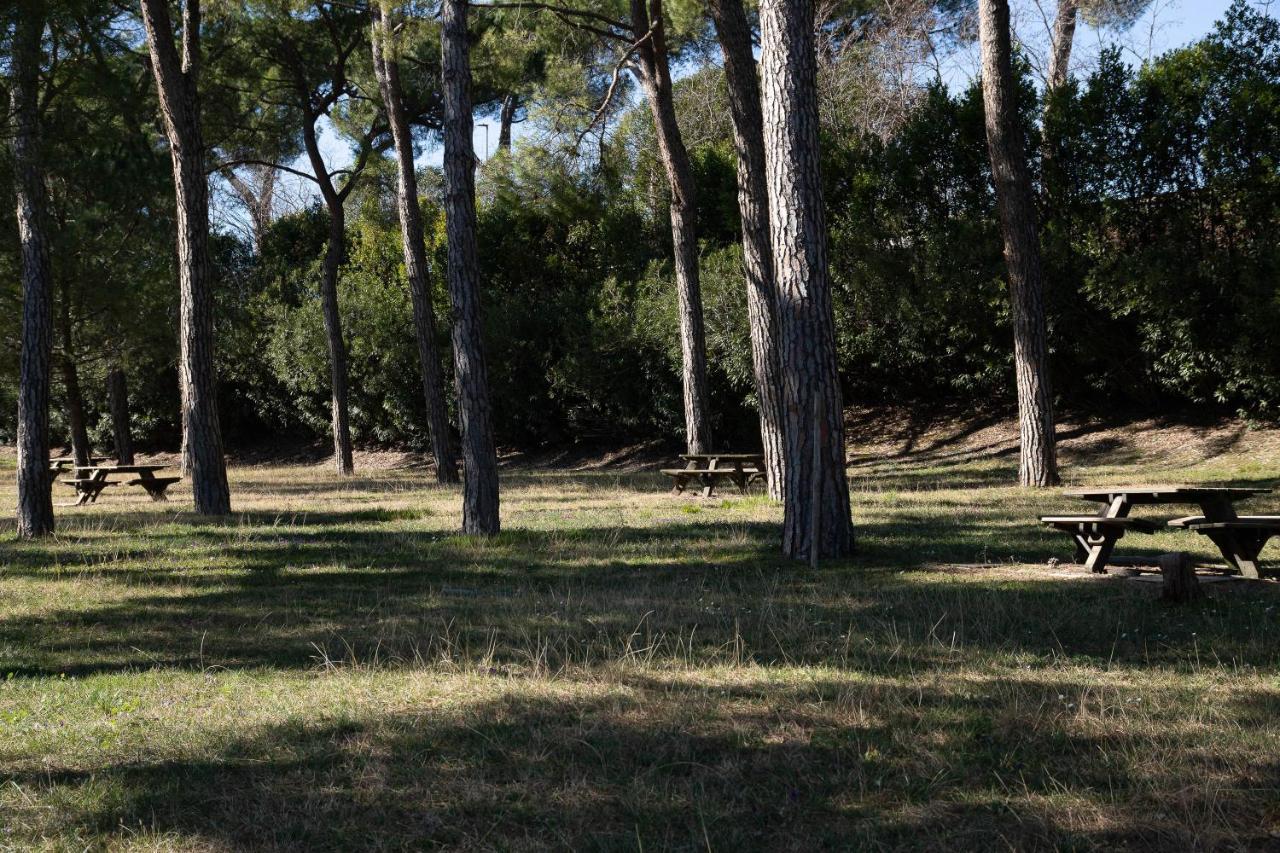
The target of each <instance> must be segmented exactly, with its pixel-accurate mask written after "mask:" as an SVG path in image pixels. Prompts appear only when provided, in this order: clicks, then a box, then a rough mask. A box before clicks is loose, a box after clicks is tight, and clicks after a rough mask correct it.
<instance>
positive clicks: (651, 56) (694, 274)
mask: <svg viewBox="0 0 1280 853" xmlns="http://www.w3.org/2000/svg"><path fill="white" fill-rule="evenodd" d="M631 26H632V29H633V31H634V33H635V37H636V40H637V41H639V42H640V46H639V47H638V48H637V50H636V65H637V68H638V70H639V77H640V82H641V85H642V86H643V87H644V91H645V97H646V100H647V101H648V103H649V112H650V113H651V114H652V116H653V126H654V131H655V133H656V135H657V138H658V152H659V155H660V156H661V158H662V165H663V168H665V169H666V172H667V182H668V183H669V184H670V187H671V240H672V243H673V244H674V249H675V252H674V255H675V273H676V292H677V295H678V300H679V313H680V354H681V372H682V375H681V379H682V382H683V386H684V423H685V440H686V443H687V445H688V448H689V452H690V453H709V452H711V417H710V411H711V401H710V396H711V395H710V391H709V390H708V385H707V341H706V331H705V329H704V324H703V318H702V289H701V284H700V282H699V278H698V232H697V203H696V199H695V190H694V183H693V168H692V166H691V165H690V163H689V152H688V151H687V150H686V149H685V147H684V139H683V138H682V137H681V135H680V126H679V124H678V123H677V121H676V108H675V101H674V99H673V97H672V91H671V69H670V63H669V59H668V55H667V44H666V36H665V32H664V28H663V22H662V0H647V5H646V0H631Z"/></svg>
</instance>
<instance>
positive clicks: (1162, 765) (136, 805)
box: [7, 675, 1280, 850]
mask: <svg viewBox="0 0 1280 853" xmlns="http://www.w3.org/2000/svg"><path fill="white" fill-rule="evenodd" d="M622 680H623V682H624V684H625V686H626V690H625V692H622V691H619V692H616V693H614V694H613V695H609V696H605V697H600V696H598V695H593V694H591V693H590V692H589V691H583V692H578V689H577V686H576V685H573V684H562V685H561V689H560V690H559V695H558V696H556V697H553V698H548V697H538V696H519V695H516V694H515V693H514V692H512V693H507V694H506V695H501V696H498V697H496V698H492V697H491V698H484V699H478V700H473V701H471V702H466V703H462V702H460V703H455V704H453V705H451V706H448V707H446V708H445V709H440V706H438V705H435V706H432V705H427V706H424V707H423V708H421V709H413V710H410V711H406V712H403V713H398V714H386V713H375V712H366V713H362V712H359V711H356V712H351V713H349V714H347V715H346V716H343V717H339V718H336V719H334V718H328V719H323V718H322V719H320V720H318V721H317V722H314V723H306V722H302V721H298V722H286V723H283V724H277V725H271V726H264V727H261V728H257V729H254V730H250V731H249V732H248V733H243V732H242V733H239V734H237V735H233V736H230V737H229V738H218V739H216V740H211V741H210V743H211V744H212V743H217V744H220V746H218V747H214V746H204V745H197V744H191V745H189V746H188V747H187V750H188V751H190V752H191V753H194V754H195V756H196V757H193V758H191V759H172V760H159V759H156V760H148V759H146V758H143V759H142V760H139V761H137V762H135V763H128V764H115V765H107V766H104V767H99V768H95V769H94V770H92V771H76V772H58V771H56V770H52V771H51V770H48V769H42V770H38V771H32V772H22V773H15V774H12V775H11V776H10V777H9V778H8V780H7V781H9V782H11V783H12V784H13V785H14V786H16V787H17V789H18V790H21V791H24V792H25V796H27V797H28V798H34V799H35V800H37V801H38V800H40V799H42V798H44V797H47V796H49V795H50V794H51V793H53V792H57V793H58V795H59V799H60V801H61V802H62V803H63V807H62V808H61V809H58V810H53V811H52V812H47V813H46V815H45V817H44V818H43V819H44V821H46V822H45V823H44V825H43V826H41V829H40V831H42V832H50V831H52V832H54V833H64V834H66V835H71V834H73V833H74V834H75V835H76V836H83V835H84V833H86V832H88V833H100V834H113V833H120V832H124V833H129V834H131V835H132V834H135V833H138V832H141V833H143V835H144V838H145V835H146V834H151V835H155V836H159V837H161V838H165V837H167V838H169V839H170V840H175V839H174V837H175V836H176V837H177V839H182V840H184V841H186V842H187V843H190V842H192V841H194V842H197V843H205V844H212V845H213V846H215V847H219V848H221V847H225V846H232V847H240V848H252V849H260V848H271V849H305V850H319V849H326V850H347V849H387V848H394V849H422V848H424V847H436V846H446V847H450V848H461V849H516V848H519V849H530V848H537V849H541V848H546V847H552V848H557V849H583V850H586V849H608V850H614V849H636V848H640V849H703V848H706V847H708V846H710V845H711V844H712V842H714V847H715V849H748V850H757V849H759V850H765V849H768V850H815V849H934V850H939V849H949V850H959V849H963V850H990V849H996V848H999V849H1019V850H1031V849H1150V850H1162V849H1163V850H1168V849H1187V850H1190V849H1225V848H1233V849H1246V848H1249V849H1264V848H1266V847H1267V845H1269V844H1271V843H1272V841H1273V840H1272V839H1271V838H1270V836H1269V834H1268V826H1269V823H1268V822H1269V821H1272V820H1274V815H1273V814H1271V813H1269V811H1268V810H1269V808H1270V799H1269V794H1270V792H1273V791H1274V790H1276V788H1277V787H1280V764H1278V763H1277V762H1276V760H1275V757H1274V756H1271V755H1265V754H1260V753H1249V752H1247V751H1244V752H1243V755H1242V754H1241V753H1234V754H1232V755H1230V757H1229V759H1224V758H1222V757H1221V754H1220V753H1217V754H1218V756H1219V757H1217V758H1215V757H1213V756H1214V754H1215V751H1214V750H1212V749H1211V747H1212V746H1213V745H1212V744H1211V743H1209V742H1208V741H1207V740H1206V738H1207V735H1206V734H1204V733H1200V734H1199V735H1196V734H1195V733H1192V734H1190V735H1188V734H1187V733H1186V732H1185V731H1182V730H1179V729H1177V728H1176V727H1172V726H1171V727H1169V728H1168V729H1166V730H1163V731H1160V730H1155V731H1153V730H1150V729H1143V728H1142V727H1141V726H1133V727H1117V728H1111V729H1105V730H1099V731H1096V732H1095V733H1086V732H1085V731H1082V729H1081V728H1080V727H1077V726H1073V725H1072V724H1071V712H1070V711H1069V710H1068V709H1067V708H1066V707H1065V706H1064V705H1063V703H1062V701H1061V697H1062V696H1063V695H1072V696H1074V695H1076V694H1077V693H1078V692H1079V691H1080V690H1081V688H1082V685H1081V684H1079V683H1077V682H1073V681H1070V680H1061V679H1057V680H1055V679H1046V680H1041V681H1031V682H1028V683H1026V684H1022V685H1020V686H1019V688H1018V689H1017V690H1006V691H1004V692H1000V691H991V692H986V693H970V694H963V693H959V692H957V691H955V690H954V689H950V688H940V689H936V690H935V689H920V688H917V687H898V686H894V685H891V684H882V683H873V684H858V683H842V682H834V681H832V682H824V681H818V682H815V683H806V684H804V685H801V686H789V685H786V684H780V683H777V682H772V681H771V682H764V683H761V684H758V685H754V686H750V685H749V686H747V687H745V688H743V689H734V688H730V689H727V690H722V689H721V688H718V687H716V686H714V685H713V686H707V687H695V688H690V687H688V686H686V685H676V684H673V683H672V682H670V681H666V680H663V679H661V678H656V677H645V676H643V675H639V676H636V677H633V678H626V677H624V678H623V679H622ZM1153 698H1154V699H1157V700H1158V698H1159V697H1153ZM433 707H434V710H433ZM859 708H867V709H872V713H871V714H869V715H861V716H860V715H858V714H856V713H852V712H853V711H854V709H859ZM1235 710H1236V711H1238V713H1239V716H1240V720H1241V723H1242V724H1244V725H1256V724H1263V725H1265V724H1267V723H1269V722H1270V721H1271V720H1272V719H1274V714H1275V712H1276V711H1277V710H1280V709H1277V707H1276V702H1275V697H1273V696H1270V697H1267V698H1266V701H1265V702H1264V703H1263V705H1262V706H1261V707H1258V708H1254V707H1251V706H1249V705H1244V706H1242V707H1240V708H1238V709H1235ZM1198 748H1207V749H1206V752H1205V753H1200V752H1198V751H1197V750H1198ZM1010 780H1016V783H1015V784H1014V785H1012V786H1011V785H1010ZM18 817H19V818H21V817H23V815H21V814H19V815H18ZM50 822H52V825H50Z"/></svg>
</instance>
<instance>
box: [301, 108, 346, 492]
mask: <svg viewBox="0 0 1280 853" xmlns="http://www.w3.org/2000/svg"><path fill="white" fill-rule="evenodd" d="M303 96H304V97H309V96H307V95H306V94H305V92H304V93H303ZM318 118H319V116H318V115H315V114H310V115H307V116H305V117H304V118H303V123H302V124H303V127H302V130H303V134H302V135H303V142H304V143H305V144H306V148H307V157H308V158H309V159H310V161H311V169H312V171H313V172H315V175H316V185H317V186H319V187H320V196H321V198H323V199H324V204H325V207H326V208H327V209H328V211H329V244H328V246H327V248H326V249H325V253H324V263H323V264H321V270H320V305H321V309H322V312H323V314H324V332H325V341H326V343H327V345H328V348H329V420H330V424H331V426H332V432H333V459H334V463H335V464H336V465H337V468H338V473H339V474H342V475H344V476H345V475H349V474H353V473H355V460H354V458H353V454H352V450H351V418H350V411H351V408H350V405H349V404H348V402H347V398H348V394H347V344H346V341H345V340H344V339H343V337H342V314H341V312H340V311H339V310H338V272H339V270H340V269H341V268H342V264H343V262H344V261H345V260H346V255H347V214H346V208H345V206H344V204H343V202H344V196H343V195H342V194H341V193H339V192H338V190H337V188H336V187H334V185H333V180H332V179H331V178H330V176H329V168H328V166H326V165H325V162H324V157H323V155H322V154H321V152H320V140H319V137H318V136H317V133H316V121H317V120H318ZM353 180H354V179H353Z"/></svg>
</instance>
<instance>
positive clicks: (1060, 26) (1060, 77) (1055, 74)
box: [1045, 0, 1080, 91]
mask: <svg viewBox="0 0 1280 853" xmlns="http://www.w3.org/2000/svg"><path fill="white" fill-rule="evenodd" d="M1079 9H1080V3H1079V0H1058V11H1057V14H1055V15H1054V18H1053V45H1052V51H1051V53H1050V55H1049V74H1048V79H1047V80H1046V81H1045V83H1046V88H1047V89H1048V90H1050V91H1052V90H1054V89H1058V88H1061V86H1062V84H1064V83H1066V82H1067V74H1068V73H1069V72H1070V70H1071V48H1072V46H1073V45H1074V43H1075V35H1076V18H1077V17H1078V13H1079Z"/></svg>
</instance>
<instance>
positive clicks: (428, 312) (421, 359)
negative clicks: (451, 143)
mask: <svg viewBox="0 0 1280 853" xmlns="http://www.w3.org/2000/svg"><path fill="white" fill-rule="evenodd" d="M370 11H371V13H372V15H373V38H372V45H373V67H374V71H375V72H376V74H377V77H378V85H379V88H380V89H381V90H382V102H383V105H384V106H385V108H386V111H387V120H388V123H389V124H390V126H391V136H392V140H393V142H394V144H395V152H396V173H397V178H398V180H397V184H396V206H397V208H398V210H399V215H400V240H401V243H402V245H403V248H404V268H405V274H406V276H407V277H408V279H409V296H410V298H411V300H412V302H413V331H414V337H415V338H416V339H417V343H418V365H419V368H420V372H421V374H422V396H423V399H424V400H425V401H426V405H427V425H428V427H429V429H430V430H431V450H432V453H433V454H434V456H435V458H436V480H437V481H439V482H441V483H456V482H458V462H457V458H456V457H455V456H454V453H453V447H452V446H451V445H450V441H449V410H448V407H447V406H446V404H445V397H444V380H443V379H442V378H441V370H440V355H439V353H437V352H436V318H435V310H434V309H433V307H432V305H431V285H430V267H429V266H428V262H427V248H426V241H425V238H424V237H423V229H422V210H421V208H419V207H418V176H417V174H416V172H415V171H414V165H413V138H412V137H411V136H410V134H409V120H408V117H407V116H406V115H405V110H404V94H403V91H402V90H401V87H400V63H399V62H398V61H397V60H396V54H395V46H394V44H393V42H392V34H391V27H390V26H389V24H388V21H387V19H386V18H385V17H384V16H383V14H382V10H381V8H380V7H379V5H378V4H377V3H374V4H373V5H372V6H371V7H370Z"/></svg>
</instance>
